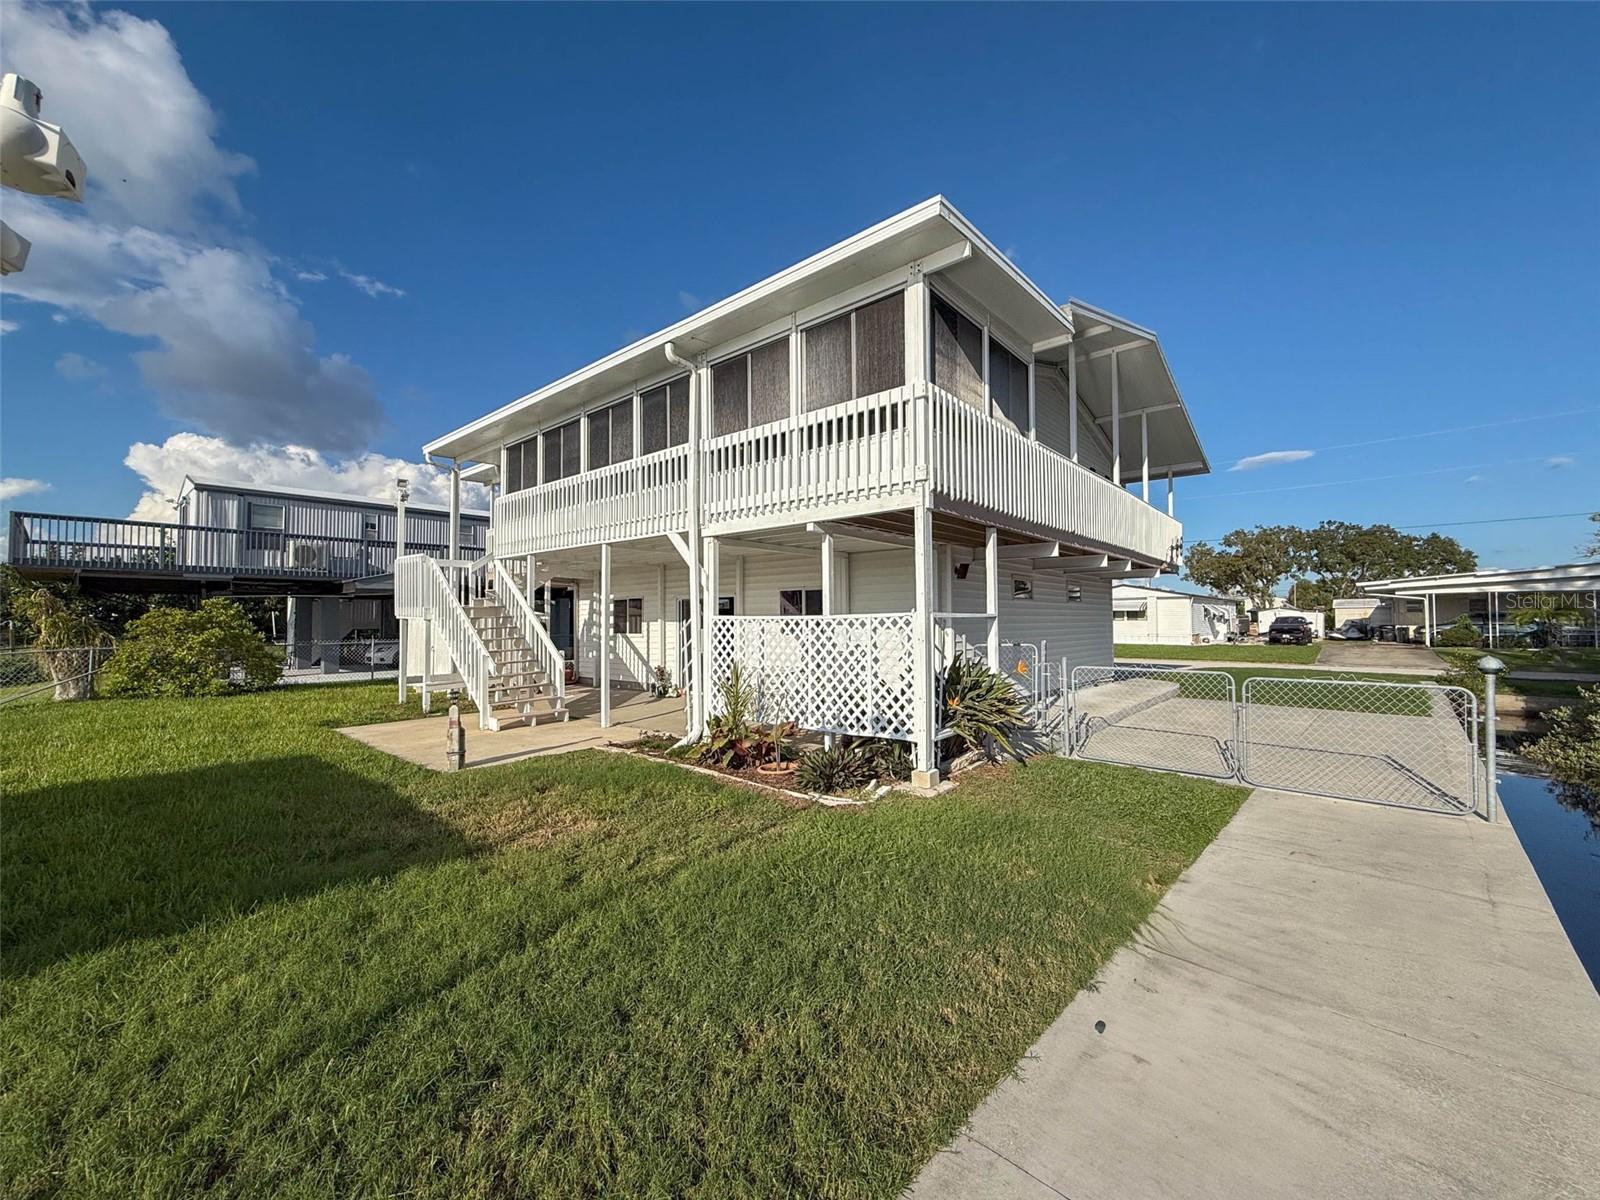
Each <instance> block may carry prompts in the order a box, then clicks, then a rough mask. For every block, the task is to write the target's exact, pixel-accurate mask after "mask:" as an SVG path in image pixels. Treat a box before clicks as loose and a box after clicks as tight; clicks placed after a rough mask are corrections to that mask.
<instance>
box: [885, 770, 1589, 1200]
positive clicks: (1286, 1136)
mask: <svg viewBox="0 0 1600 1200" xmlns="http://www.w3.org/2000/svg"><path fill="white" fill-rule="evenodd" d="M1101 1021H1103V1022H1104V1023H1105V1024H1104V1031H1103V1032H1097V1031H1096V1022H1101ZM1597 1128H1600V995H1597V994H1596V992H1595V989H1594V987H1593V986H1592V985H1591V984H1590V982H1589V979H1588V976H1587V975H1585V974H1584V971H1583V968H1582V967H1581V966H1580V965H1579V963H1578V959H1577V956H1576V955H1575V954H1574V953H1573V951H1572V947H1571V945H1570V944H1569V943H1568V942H1567V939H1566V935H1565V934H1564V933H1563V931H1562V929H1561V926H1560V924H1559V922H1558V921H1557V918H1556V916H1555V913H1554V911H1553V910H1552V909H1551V907H1550V903H1549V901H1548V900H1547V899H1546V898H1545V895H1544V892H1543V890H1542V889H1541V888H1540V886H1539V883H1538V880H1537V878H1536V876H1535V875H1534V872H1533V869H1532V867H1531V866H1530V865H1529V863H1528V860H1527V857H1526V856H1525V855H1524V854H1523V852H1522V848H1521V846H1520V845H1519V843H1518V842H1517V840H1516V835H1515V834H1514V833H1513V832H1512V830H1511V828H1510V826H1509V825H1506V824H1504V823H1502V824H1499V825H1493V826H1491V825H1487V824H1484V823H1483V822H1481V821H1478V820H1476V819H1475V818H1467V817H1438V816H1430V815H1425V814H1420V813H1411V812H1403V811H1398V810H1390V809H1384V808H1380V807H1375V806H1372V805H1367V804H1357V803H1352V802H1347V801H1339V800H1327V799H1321V798H1317V797H1308V796H1297V795H1289V794H1286V793H1281V792H1266V791H1257V792H1255V793H1254V794H1252V796H1251V797H1250V798H1249V799H1248V800H1247V801H1246V802H1245V805H1244V807H1243V808H1242V809H1241V810H1240V812H1239V815H1238V816H1237V817H1236V818H1235V819H1234V821H1233V822H1232V823H1231V824H1230V825H1229V826H1228V828H1227V829H1226V830H1224V831H1223V833H1222V835H1221V836H1220V837H1219V838H1218V839H1217V841H1216V842H1215V843H1213V844H1212V846H1211V847H1210V848H1209V849H1207V850H1206V852H1205V853H1204V854H1203V855H1202V856H1201V857H1200V859H1199V861H1198V862H1197V863H1196V864H1195V865H1194V866H1193V867H1192V868H1191V869H1190V870H1189V871H1187V872H1186V873H1185V874H1184V875H1183V877H1182V878H1181V879H1180V880H1179V881H1178V883H1177V884H1176V885H1175V886H1174V887H1173V888H1172V890H1171V891H1170V892H1169V893H1168V895H1167V896H1166V898H1165V899H1164V900H1163V901H1162V903H1161V905H1160V906H1159V908H1158V909H1157V911H1156V914H1155V916H1154V917H1153V918H1152V920H1151V921H1150V923H1149V925H1148V926H1147V927H1146V929H1145V932H1144V941H1143V943H1142V944H1139V945H1135V946H1129V947H1126V948H1124V949H1123V950H1122V951H1121V952H1120V953H1119V954H1117V956H1116V957H1115V958H1114V959H1113V960H1112V961H1111V963H1110V964H1109V965H1108V966H1107V968H1106V970H1105V971H1104V972H1103V973H1102V975H1101V977H1100V979H1099V981H1098V983H1097V985H1096V987H1095V988H1094V989H1093V990H1086V991H1084V992H1083V993H1081V994H1080V995H1079V996H1078V997H1077V998H1076V999H1075V1000H1074V1001H1073V1002H1072V1004H1071V1005H1069V1006H1068V1008H1067V1009H1066V1011H1065V1012H1063V1013H1062V1014H1061V1016H1060V1017H1059V1018H1058V1019H1057V1020H1056V1022H1055V1024H1053V1025H1052V1026H1051V1027H1050V1029H1049V1030H1048V1031H1047V1032H1046V1033H1045V1034H1044V1036H1043V1037H1042V1038H1040V1040H1039V1041H1038V1043H1037V1044H1035V1045H1034V1047H1033V1048H1032V1050H1030V1051H1029V1053H1028V1055H1027V1056H1026V1057H1025V1058H1024V1059H1023V1061H1022V1063H1021V1064H1020V1065H1019V1068H1018V1074H1017V1075H1016V1076H1014V1077H1012V1078H1010V1079H1008V1080H1006V1081H1004V1082H1003V1083H1002V1084H1001V1085H1000V1086H999V1087H998V1088H996V1089H995V1091H994V1092H993V1093H992V1094H991V1095H990V1096H989V1098H988V1099H987V1100H986V1101H984V1103H983V1104H982V1105H981V1106H980V1107H979V1108H978V1110H977V1111H976V1112H975V1113H974V1114H973V1117H972V1121H971V1124H970V1126H969V1129H968V1131H967V1132H965V1133H963V1134H961V1135H959V1136H958V1137H957V1138H956V1139H955V1140H954V1142H952V1143H951V1145H950V1146H948V1147H946V1148H945V1149H944V1150H942V1151H940V1152H939V1153H938V1154H936V1155H935V1156H934V1157H933V1159H932V1160H930V1161H929V1163H928V1164H927V1165H926V1166H925V1167H924V1169H923V1171H922V1174H921V1175H920V1176H919V1178H918V1179H917V1181H916V1183H915V1185H914V1186H913V1188H912V1190H911V1193H910V1194H911V1195H912V1196H914V1197H917V1198H918V1200H944V1198H950V1200H955V1198H957V1197H959V1198H961V1200H983V1198H1000V1197H1007V1198H1011V1197H1017V1198H1021V1197H1027V1198H1030V1200H1033V1198H1039V1200H1043V1198H1048V1197H1061V1196H1067V1197H1071V1198H1072V1200H1144V1198H1147V1197H1149V1198H1153V1197H1184V1198H1189V1197H1196V1198H1204V1197H1216V1198H1217V1200H1241V1198H1244V1197H1274V1198H1276V1197H1318V1198H1339V1197H1349V1198H1351V1200H1355V1198H1360V1200H1369V1198H1371V1197H1377V1196H1383V1197H1388V1196H1404V1197H1420V1198H1433V1197H1486V1198H1487V1197H1494V1198H1497V1200H1499V1198H1510V1197H1528V1198H1529V1200H1534V1198H1537V1200H1553V1198H1556V1197H1577V1196H1586V1197H1595V1196H1600V1142H1597V1140H1596V1138H1595V1130H1596V1129H1597Z"/></svg>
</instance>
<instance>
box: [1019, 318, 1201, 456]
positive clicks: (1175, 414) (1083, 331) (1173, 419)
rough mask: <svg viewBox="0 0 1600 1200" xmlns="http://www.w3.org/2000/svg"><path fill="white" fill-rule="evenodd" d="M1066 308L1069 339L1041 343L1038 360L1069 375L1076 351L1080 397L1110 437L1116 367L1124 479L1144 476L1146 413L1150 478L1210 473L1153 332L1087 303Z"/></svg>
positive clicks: (1036, 356) (1036, 348) (1174, 381)
mask: <svg viewBox="0 0 1600 1200" xmlns="http://www.w3.org/2000/svg"><path fill="white" fill-rule="evenodd" d="M1062 308H1063V309H1064V311H1065V312H1066V313H1067V315H1068V317H1069V318H1070V319H1071V321H1072V326H1073V335H1072V338H1071V340H1070V342H1068V343H1064V344H1060V345H1047V346H1042V347H1041V346H1037V345H1036V346H1035V347H1034V359H1035V362H1036V363H1043V364H1047V365H1048V366H1049V367H1050V368H1051V369H1053V370H1056V371H1058V372H1059V377H1060V378H1065V376H1066V373H1067V369H1068V359H1069V357H1070V356H1071V354H1072V353H1073V350H1074V348H1076V351H1077V360H1078V368H1077V372H1078V397H1079V400H1080V402H1081V403H1082V404H1083V405H1084V406H1085V407H1086V408H1087V409H1088V410H1089V413H1090V415H1091V416H1092V417H1093V418H1094V421H1095V424H1096V426H1097V427H1098V428H1100V429H1101V430H1102V431H1103V432H1104V433H1105V435H1106V437H1107V438H1108V439H1109V438H1110V437H1111V374H1112V369H1113V364H1115V369H1116V371H1117V400H1118V404H1117V409H1118V412H1119V414H1120V417H1119V420H1120V423H1121V426H1122V430H1121V443H1122V477H1123V479H1124V480H1126V479H1130V478H1137V477H1138V475H1139V470H1140V451H1141V444H1140V419H1141V417H1142V418H1143V421H1144V423H1145V426H1146V428H1147V429H1148V432H1149V436H1150V474H1151V477H1152V478H1162V477H1165V476H1166V475H1167V474H1168V473H1171V474H1172V476H1173V477H1174V478H1177V477H1182V476H1188V475H1206V474H1209V473H1210V471H1211V463H1210V461H1209V460H1208V459H1207V458H1206V452H1205V449H1204V448H1203V447H1202V446H1201V445H1200V436H1199V434H1197V433H1196V432H1195V429H1194V422H1193V421H1191V420H1190V419H1189V409H1188V407H1187V406H1186V405H1185V404H1184V402H1183V395H1182V394H1181V393H1180V392H1179V391H1178V384H1177V380H1176V379H1174V378H1173V375H1172V368H1171V367H1170V366H1169V365H1168V364H1167V356H1166V354H1165V353H1164V352H1163V351H1162V349H1161V342H1160V339H1158V338H1157V337H1156V335H1155V333H1154V331H1152V330H1149V329H1146V328H1144V327H1143V326H1141V325H1135V324H1134V323H1133V322H1132V321H1129V320H1127V319H1126V318H1123V317H1119V316H1116V315H1115V314H1114V313H1109V312H1107V311H1106V310H1105V309H1103V308H1096V307H1095V306H1093V305H1091V304H1085V303H1084V302H1083V301H1082V300H1076V299H1074V300H1069V301H1067V303H1066V304H1064V305H1063V306H1062Z"/></svg>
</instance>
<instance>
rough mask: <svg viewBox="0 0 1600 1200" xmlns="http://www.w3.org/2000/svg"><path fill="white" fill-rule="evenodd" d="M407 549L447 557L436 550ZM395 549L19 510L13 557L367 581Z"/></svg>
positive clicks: (61, 564)
mask: <svg viewBox="0 0 1600 1200" xmlns="http://www.w3.org/2000/svg"><path fill="white" fill-rule="evenodd" d="M406 549H407V550H408V551H409V552H411V553H414V554H426V555H430V556H432V557H435V558H441V557H444V555H445V554H446V548H445V547H444V546H437V545H429V544H421V545H419V544H416V543H409V544H408V545H407V547H406ZM463 549H468V548H466V547H463ZM394 550H395V547H394V543H393V542H382V541H377V540H376V539H372V538H349V537H329V536H327V535H324V534H315V535H312V534H300V533H283V532H277V531H272V530H264V529H229V528H226V527H223V526H220V525H169V524H167V523H166V522H163V521H133V520H125V519H122V518H117V517H71V516H62V515H59V514H56V513H33V512H14V513H12V514H11V540H10V545H9V548H8V551H7V559H8V561H9V562H10V563H11V565H12V566H18V567H38V568H46V569H59V570H72V571H111V572H144V571H149V572H164V573H168V574H175V575H254V576H263V577H268V578H284V579H287V578H306V579H362V578H365V577H366V576H369V575H383V574H386V573H387V572H389V571H390V570H392V569H393V567H394Z"/></svg>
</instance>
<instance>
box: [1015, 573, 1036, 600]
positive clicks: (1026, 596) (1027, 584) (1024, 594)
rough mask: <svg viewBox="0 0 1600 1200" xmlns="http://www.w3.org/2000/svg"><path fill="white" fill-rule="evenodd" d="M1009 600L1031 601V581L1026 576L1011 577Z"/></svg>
mask: <svg viewBox="0 0 1600 1200" xmlns="http://www.w3.org/2000/svg"><path fill="white" fill-rule="evenodd" d="M1011 598H1012V599H1013V600H1032V599H1033V580H1031V579H1029V578H1028V577H1027V576H1026V575H1013V576H1012V577H1011Z"/></svg>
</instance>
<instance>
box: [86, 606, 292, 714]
mask: <svg viewBox="0 0 1600 1200" xmlns="http://www.w3.org/2000/svg"><path fill="white" fill-rule="evenodd" d="M282 673H283V657H282V655H280V654H279V653H278V651H277V650H276V649H275V648H273V647H272V646H270V645H268V644H267V642H266V639H265V638H263V637H262V635H261V633H260V631H259V630H257V629H256V628H255V627H254V626H253V625H252V624H251V623H250V618H249V617H248V616H246V615H245V612H244V610H243V609H242V608H240V607H239V606H238V605H237V604H234V603H233V602H232V601H230V600H223V599H220V598H213V599H210V600H207V601H205V603H203V604H201V605H200V607H199V608H197V609H183V608H155V609H151V610H150V611H149V612H148V613H146V614H145V615H144V616H142V617H140V618H138V619H137V620H135V621H133V622H132V623H130V624H129V626H128V630H127V634H126V635H125V636H124V637H123V639H122V642H121V644H120V645H118V647H117V651H116V653H115V654H113V655H112V656H111V661H110V662H108V663H107V664H106V667H105V670H104V671H103V672H101V676H100V687H101V690H102V691H104V692H105V694H106V695H108V696H221V695H225V694H227V693H229V692H241V691H254V690H257V689H260V688H264V687H270V686H271V685H272V684H274V683H277V682H278V677H279V676H280V675H281V674H282Z"/></svg>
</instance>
